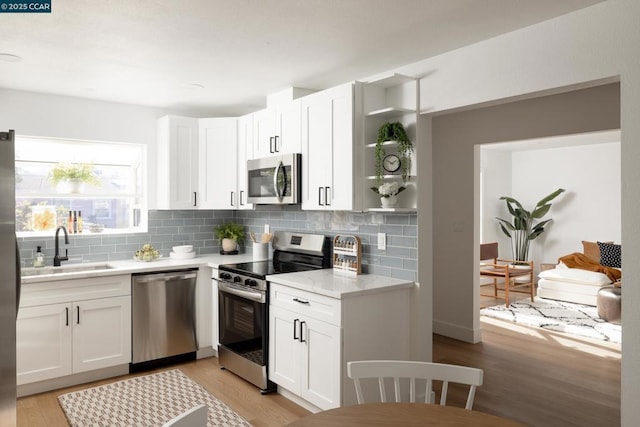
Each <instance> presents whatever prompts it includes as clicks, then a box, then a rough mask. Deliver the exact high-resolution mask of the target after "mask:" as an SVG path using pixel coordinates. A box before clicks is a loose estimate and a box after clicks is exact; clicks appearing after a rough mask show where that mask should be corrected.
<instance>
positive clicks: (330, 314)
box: [269, 283, 341, 326]
mask: <svg viewBox="0 0 640 427" xmlns="http://www.w3.org/2000/svg"><path fill="white" fill-rule="evenodd" d="M269 298H270V304H271V305H275V306H278V307H283V308H286V309H288V310H292V311H295V312H296V313H299V314H301V315H304V316H307V317H311V318H313V319H318V320H322V321H324V322H328V323H331V324H332V325H336V326H340V318H341V315H340V300H338V299H335V298H330V297H327V296H324V295H318V294H314V293H313V292H307V291H302V290H300V289H295V288H290V287H289V286H283V285H279V284H276V283H271V286H270V291H269Z"/></svg>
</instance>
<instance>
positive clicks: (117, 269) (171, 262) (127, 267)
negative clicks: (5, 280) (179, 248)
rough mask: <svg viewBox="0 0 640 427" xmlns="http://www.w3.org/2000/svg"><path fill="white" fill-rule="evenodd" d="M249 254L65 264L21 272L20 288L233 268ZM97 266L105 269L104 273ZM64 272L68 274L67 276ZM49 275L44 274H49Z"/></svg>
mask: <svg viewBox="0 0 640 427" xmlns="http://www.w3.org/2000/svg"><path fill="white" fill-rule="evenodd" d="M252 259H253V257H252V255H251V254H239V255H220V254H206V255H200V256H197V257H195V258H191V259H181V260H179V259H172V258H168V257H167V258H161V259H159V260H157V261H151V262H142V261H135V260H133V259H131V260H125V261H108V262H94V263H86V264H67V263H64V262H63V263H62V266H60V267H51V266H47V267H43V268H42V269H37V270H38V273H39V274H37V275H28V276H25V272H28V271H33V270H34V269H33V268H28V269H23V276H22V284H29V283H40V282H50V281H54V280H69V279H84V278H87V277H96V276H114V275H118V274H132V273H146V272H153V271H161V270H172V269H176V268H199V267H212V268H218V266H219V265H222V264H234V263H238V262H247V261H252ZM92 266H94V267H96V268H97V269H95V270H88V271H73V269H74V268H76V267H92ZM100 266H105V267H104V269H102V268H100ZM52 270H57V271H60V270H62V271H64V272H62V273H60V272H57V273H54V272H53V271H52ZM66 270H69V271H68V272H67V271H66ZM49 272H51V273H50V274H46V273H49Z"/></svg>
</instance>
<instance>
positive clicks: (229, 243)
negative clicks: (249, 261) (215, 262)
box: [222, 239, 238, 252]
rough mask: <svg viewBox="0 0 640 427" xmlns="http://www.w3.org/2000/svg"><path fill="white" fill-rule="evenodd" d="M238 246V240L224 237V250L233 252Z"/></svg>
mask: <svg viewBox="0 0 640 427" xmlns="http://www.w3.org/2000/svg"><path fill="white" fill-rule="evenodd" d="M237 247H238V242H236V241H235V240H233V239H222V250H223V251H225V252H233V251H235V250H236V248H237Z"/></svg>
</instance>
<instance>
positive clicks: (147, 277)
mask: <svg viewBox="0 0 640 427" xmlns="http://www.w3.org/2000/svg"><path fill="white" fill-rule="evenodd" d="M196 277H197V273H196V272H195V271H188V272H183V273H180V272H175V271H174V272H172V273H155V274H154V273H151V274H141V275H139V276H134V277H133V280H134V282H135V283H149V282H155V281H156V280H184V279H195V278H196Z"/></svg>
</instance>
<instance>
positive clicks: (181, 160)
mask: <svg viewBox="0 0 640 427" xmlns="http://www.w3.org/2000/svg"><path fill="white" fill-rule="evenodd" d="M157 159H158V161H157V165H156V167H157V174H156V175H157V179H156V190H157V197H158V199H157V208H158V209H196V208H197V207H198V119H194V118H192V117H179V116H164V117H162V118H160V119H159V120H158V157H157Z"/></svg>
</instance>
